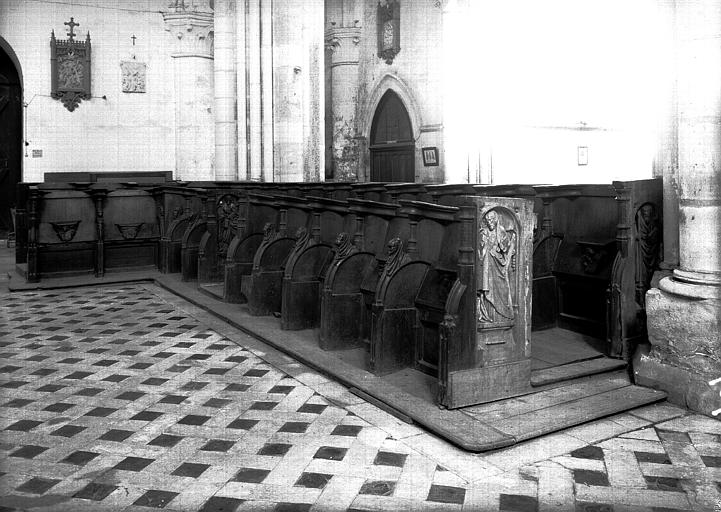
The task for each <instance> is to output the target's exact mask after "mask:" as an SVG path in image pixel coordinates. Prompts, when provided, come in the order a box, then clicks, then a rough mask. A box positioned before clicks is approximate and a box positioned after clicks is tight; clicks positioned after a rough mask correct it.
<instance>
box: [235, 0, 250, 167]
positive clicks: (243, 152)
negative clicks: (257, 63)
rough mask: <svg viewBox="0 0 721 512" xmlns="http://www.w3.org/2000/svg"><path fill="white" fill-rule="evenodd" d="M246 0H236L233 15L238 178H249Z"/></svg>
mask: <svg viewBox="0 0 721 512" xmlns="http://www.w3.org/2000/svg"><path fill="white" fill-rule="evenodd" d="M246 3H247V2H246V0H237V4H236V10H235V12H236V16H235V45H236V48H235V57H236V65H235V69H236V72H237V76H236V80H235V82H236V105H237V108H236V111H237V115H238V122H237V126H238V179H240V180H249V179H250V164H249V162H248V102H247V98H246V95H247V93H248V69H247V62H248V61H247V56H246V51H247V46H246V23H247V19H246V18H247V13H246Z"/></svg>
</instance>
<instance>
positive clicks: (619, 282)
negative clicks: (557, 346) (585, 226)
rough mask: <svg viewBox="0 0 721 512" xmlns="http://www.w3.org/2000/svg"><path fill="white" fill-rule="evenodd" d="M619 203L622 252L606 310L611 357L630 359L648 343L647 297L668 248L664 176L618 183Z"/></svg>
mask: <svg viewBox="0 0 721 512" xmlns="http://www.w3.org/2000/svg"><path fill="white" fill-rule="evenodd" d="M613 186H614V189H615V191H616V203H617V205H618V229H617V234H616V245H617V248H618V251H617V253H616V259H615V261H614V263H613V270H612V274H611V285H610V289H609V305H608V312H607V328H606V332H607V342H608V344H609V347H610V355H611V356H614V357H621V358H623V359H625V360H629V359H630V358H631V357H632V356H633V353H634V351H635V348H636V347H637V346H638V344H639V343H643V342H645V341H646V340H647V339H648V333H647V330H646V310H645V307H646V301H645V295H646V292H647V291H648V289H649V288H650V284H651V277H652V276H653V272H654V271H656V270H657V269H658V266H659V263H660V262H661V260H662V259H663V258H662V253H661V248H662V247H663V240H662V237H663V227H662V219H663V185H662V180H661V179H660V178H656V179H651V180H639V181H629V182H621V181H615V182H614V183H613Z"/></svg>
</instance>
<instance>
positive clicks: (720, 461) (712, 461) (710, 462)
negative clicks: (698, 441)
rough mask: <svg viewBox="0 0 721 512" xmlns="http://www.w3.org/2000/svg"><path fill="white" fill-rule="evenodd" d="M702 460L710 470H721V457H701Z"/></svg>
mask: <svg viewBox="0 0 721 512" xmlns="http://www.w3.org/2000/svg"><path fill="white" fill-rule="evenodd" d="M701 460H702V461H703V463H704V464H705V465H706V467H709V468H721V457H717V456H715V455H701Z"/></svg>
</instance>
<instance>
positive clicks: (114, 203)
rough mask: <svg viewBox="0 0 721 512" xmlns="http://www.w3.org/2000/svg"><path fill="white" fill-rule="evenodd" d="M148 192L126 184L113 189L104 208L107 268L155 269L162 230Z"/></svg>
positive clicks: (105, 260) (105, 201)
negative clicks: (123, 186)
mask: <svg viewBox="0 0 721 512" xmlns="http://www.w3.org/2000/svg"><path fill="white" fill-rule="evenodd" d="M155 213H156V204H155V200H154V199H153V196H152V195H151V194H150V192H149V191H147V190H145V189H142V188H136V187H135V186H132V185H127V186H125V188H120V189H116V190H112V191H110V192H109V193H108V194H107V196H106V198H105V200H104V207H103V221H104V230H103V231H104V240H103V242H104V250H105V258H104V262H105V269H106V270H127V269H131V268H153V267H155V265H156V262H157V259H158V254H157V251H158V240H159V238H160V229H159V226H158V223H157V217H156V215H155Z"/></svg>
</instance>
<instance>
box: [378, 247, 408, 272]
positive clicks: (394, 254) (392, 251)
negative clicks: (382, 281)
mask: <svg viewBox="0 0 721 512" xmlns="http://www.w3.org/2000/svg"><path fill="white" fill-rule="evenodd" d="M409 261H410V257H409V256H408V254H406V253H405V252H404V251H403V241H402V240H401V239H400V238H398V237H396V238H391V239H390V240H389V241H388V259H387V260H386V264H385V266H384V267H383V274H384V275H386V276H388V277H391V276H392V275H393V274H395V273H396V272H398V269H399V268H401V267H402V266H403V265H405V264H406V263H408V262H409Z"/></svg>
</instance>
